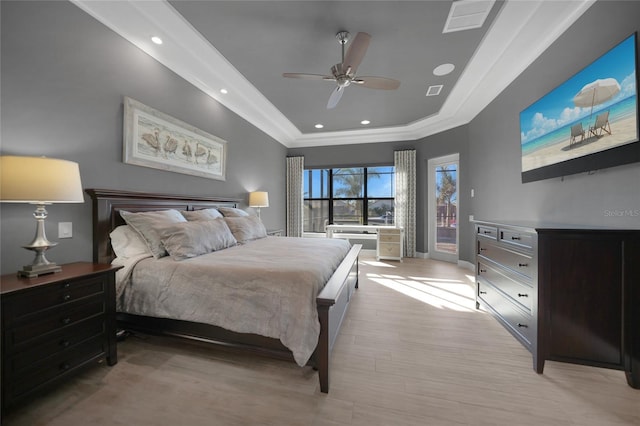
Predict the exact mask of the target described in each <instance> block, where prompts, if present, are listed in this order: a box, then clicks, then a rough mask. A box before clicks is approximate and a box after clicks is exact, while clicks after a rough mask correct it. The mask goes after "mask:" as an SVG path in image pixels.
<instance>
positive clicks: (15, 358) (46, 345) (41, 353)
mask: <svg viewBox="0 0 640 426" xmlns="http://www.w3.org/2000/svg"><path fill="white" fill-rule="evenodd" d="M105 332H106V329H105V323H104V320H103V318H100V317H99V318H96V319H92V320H88V321H84V322H81V323H79V324H76V325H74V326H71V327H65V328H63V329H61V330H59V331H57V332H55V333H51V334H49V335H47V338H45V339H39V340H38V341H37V342H34V344H33V345H29V346H27V347H24V348H23V350H22V351H19V352H18V351H10V350H7V357H8V359H7V364H6V365H5V368H7V369H8V370H7V371H8V372H18V371H20V370H23V369H25V368H31V367H32V366H33V365H34V364H36V363H38V362H40V361H41V360H43V359H45V358H48V357H50V356H54V355H56V354H58V353H61V352H63V351H67V350H73V348H74V346H76V345H78V344H81V343H82V342H84V341H86V340H89V339H91V338H94V337H97V336H102V338H104V335H105Z"/></svg>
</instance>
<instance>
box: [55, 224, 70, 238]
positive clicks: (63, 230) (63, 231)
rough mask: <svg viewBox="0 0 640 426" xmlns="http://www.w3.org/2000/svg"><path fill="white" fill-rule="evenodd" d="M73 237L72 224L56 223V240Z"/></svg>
mask: <svg viewBox="0 0 640 426" xmlns="http://www.w3.org/2000/svg"><path fill="white" fill-rule="evenodd" d="M71 237H73V224H72V223H71V222H58V238H71Z"/></svg>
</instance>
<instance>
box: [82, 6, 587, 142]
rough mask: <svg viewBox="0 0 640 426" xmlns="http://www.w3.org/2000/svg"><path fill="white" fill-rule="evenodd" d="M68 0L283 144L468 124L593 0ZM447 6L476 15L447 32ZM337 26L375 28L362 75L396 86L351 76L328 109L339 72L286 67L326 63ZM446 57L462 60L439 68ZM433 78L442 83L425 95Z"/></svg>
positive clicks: (334, 51)
mask: <svg viewBox="0 0 640 426" xmlns="http://www.w3.org/2000/svg"><path fill="white" fill-rule="evenodd" d="M71 1H72V2H73V3H74V4H76V5H77V6H78V7H80V8H81V9H83V10H85V11H86V12H87V13H89V14H90V15H92V16H93V17H95V18H96V19H98V20H99V21H100V22H102V23H103V24H105V25H106V26H108V27H109V28H111V29H112V30H114V31H115V32H117V33H118V34H120V35H121V36H123V37H124V38H126V39H127V40H129V41H130V42H132V43H133V44H134V45H136V46H137V47H139V48H140V49H142V50H143V51H145V52H146V53H148V54H149V55H151V56H152V57H154V58H155V59H157V60H158V61H159V62H161V63H163V64H164V65H165V66H167V67H168V68H170V69H172V70H173V71H174V72H176V73H177V74H178V75H180V76H182V77H183V78H185V79H186V80H187V81H189V82H190V83H192V84H194V85H195V86H196V87H198V88H199V89H201V90H203V91H204V92H205V93H207V94H208V95H210V96H211V97H213V98H214V99H216V100H218V101H219V102H220V103H222V104H224V105H225V106H226V107H228V108H229V109H231V110H232V111H234V112H235V113H237V114H238V115H240V116H241V117H243V118H245V119H246V120H247V121H249V122H250V123H252V124H253V125H255V126H256V127H258V128H260V129H261V130H262V131H264V132H265V133H267V134H268V135H270V136H271V137H273V138H274V139H276V140H277V141H279V142H280V143H282V144H283V145H285V146H287V147H304V146H323V145H335V144H350V143H365V142H385V141H396V140H414V139H419V138H423V137H425V136H429V135H431V134H435V133H438V132H441V131H443V130H447V129H450V128H453V127H456V126H460V125H463V124H466V123H468V122H469V121H470V120H472V119H473V118H474V117H475V116H476V115H477V114H478V113H479V112H480V111H481V110H482V109H483V108H484V107H486V106H487V105H488V104H489V103H490V102H491V101H492V100H493V99H494V98H495V97H496V96H497V95H498V94H499V93H500V92H501V91H502V90H503V89H504V88H505V87H506V86H507V85H509V83H511V82H512V81H513V80H514V79H515V78H516V77H517V76H518V75H519V74H520V73H521V72H522V71H523V70H524V69H525V68H526V67H527V66H528V65H529V64H531V62H533V61H534V60H535V59H536V58H537V57H538V56H539V55H540V54H541V53H542V52H543V51H544V50H545V49H546V48H547V47H548V46H549V45H550V44H551V43H552V42H553V41H554V40H555V39H556V38H557V37H558V36H560V35H561V34H562V33H563V32H564V31H565V30H566V29H567V28H568V27H569V26H570V25H571V24H572V23H573V22H575V20H576V19H577V18H578V17H580V15H582V13H584V12H585V11H586V10H587V9H588V8H589V7H590V6H591V5H592V4H593V2H594V0H580V1H576V0H568V1H560V0H556V1H537V0H536V1H534V0H506V1H492V0H460V1H456V2H453V1H450V0H447V1H445V0H441V1H311V0H305V1H266V0H262V1H237V0H236V1H188V0H179V1H170V2H167V1H164V0H161V1H118V2H113V1H94V0H71ZM452 5H453V6H455V9H452ZM461 6H462V7H461ZM482 9H486V10H488V11H487V12H485V13H481V12H482ZM452 10H453V16H454V20H452V21H450V24H453V25H454V26H456V29H458V28H459V27H460V26H462V27H464V26H465V25H467V24H469V23H470V22H471V21H472V20H473V19H475V18H479V19H478V21H479V24H481V26H480V27H478V28H471V29H464V30H457V31H450V32H443V29H444V28H445V25H446V24H447V23H448V18H449V15H450V11H452ZM342 30H346V31H349V32H350V33H351V34H352V37H353V36H354V35H355V34H356V33H357V32H367V33H369V34H370V35H371V36H372V39H371V43H370V45H369V48H368V50H367V52H366V55H365V57H364V60H363V61H362V63H361V64H360V67H359V68H358V70H357V75H358V76H370V75H373V76H384V77H391V78H394V79H397V80H399V81H400V82H401V84H400V87H399V88H398V89H397V90H373V89H368V88H363V87H357V86H355V85H352V86H349V87H347V88H346V89H345V93H344V95H343V97H342V99H341V101H340V102H339V103H338V105H337V106H336V107H335V108H334V109H327V108H326V105H327V100H328V98H329V95H330V94H331V92H332V91H333V90H334V88H335V87H336V86H335V82H325V81H310V80H301V79H289V78H283V77H282V73H283V72H296V73H298V72H299V73H311V74H328V75H330V74H331V70H330V68H331V66H333V65H334V64H337V63H339V62H341V47H340V44H339V43H338V41H337V39H336V37H335V35H336V33H337V32H338V31H342ZM152 36H158V37H160V38H161V39H162V40H163V43H162V44H161V45H156V44H154V43H153V42H152V41H151V37H152ZM347 48H348V44H347ZM442 64H453V65H454V66H455V68H454V70H453V71H452V72H451V73H450V74H447V75H441V76H438V75H435V74H434V69H435V68H436V67H437V66H439V65H442ZM434 85H435V86H437V85H442V89H441V91H440V94H439V95H437V96H426V93H427V90H428V89H429V87H430V86H434ZM221 89H226V90H227V92H228V93H226V94H222V93H221V92H220V90H221ZM362 120H369V121H370V123H369V124H367V125H363V124H361V121H362ZM316 124H322V125H323V126H324V127H323V128H322V129H317V128H316V127H315V125H316Z"/></svg>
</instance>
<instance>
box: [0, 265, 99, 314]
mask: <svg viewBox="0 0 640 426" xmlns="http://www.w3.org/2000/svg"><path fill="white" fill-rule="evenodd" d="M104 286H105V281H104V278H103V277H94V278H90V279H87V280H83V281H75V282H74V281H67V282H61V283H57V284H54V285H51V286H47V287H46V288H44V289H41V290H37V293H34V292H33V291H29V292H25V293H24V294H20V295H15V296H12V297H11V300H10V301H9V303H5V304H4V306H3V307H4V308H5V309H7V312H6V313H5V318H6V319H7V320H8V321H9V322H11V321H13V320H18V319H20V318H21V317H23V316H25V315H29V314H32V313H34V312H38V311H42V310H44V309H48V308H52V307H55V306H60V305H63V304H65V303H70V302H73V301H75V300H78V299H81V298H84V297H89V296H93V295H96V294H102V293H104V291H105V288H104ZM7 325H8V326H10V324H7Z"/></svg>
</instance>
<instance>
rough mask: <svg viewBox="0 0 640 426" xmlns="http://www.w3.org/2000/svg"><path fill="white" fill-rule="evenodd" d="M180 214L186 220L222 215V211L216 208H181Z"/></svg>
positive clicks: (214, 217) (205, 218) (209, 218)
mask: <svg viewBox="0 0 640 426" xmlns="http://www.w3.org/2000/svg"><path fill="white" fill-rule="evenodd" d="M180 213H182V216H184V217H185V218H186V219H187V220H189V221H192V220H211V219H217V218H219V217H222V213H220V212H219V211H218V210H217V209H201V210H191V211H187V210H183V211H181V212H180Z"/></svg>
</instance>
